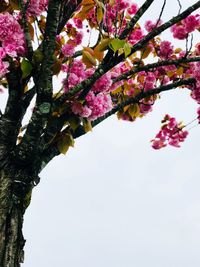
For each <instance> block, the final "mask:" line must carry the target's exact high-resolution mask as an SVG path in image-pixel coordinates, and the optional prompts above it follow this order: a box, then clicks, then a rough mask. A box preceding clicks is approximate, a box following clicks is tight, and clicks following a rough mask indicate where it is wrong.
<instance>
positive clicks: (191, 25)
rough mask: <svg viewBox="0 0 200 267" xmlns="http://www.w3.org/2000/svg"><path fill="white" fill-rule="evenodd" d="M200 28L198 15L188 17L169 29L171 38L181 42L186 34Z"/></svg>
mask: <svg viewBox="0 0 200 267" xmlns="http://www.w3.org/2000/svg"><path fill="white" fill-rule="evenodd" d="M199 27H200V17H199V15H190V16H188V17H187V18H185V19H184V20H182V21H181V22H179V23H178V24H175V25H173V26H172V27H171V31H172V33H173V37H174V38H177V39H180V40H183V39H185V38H187V36H188V34H189V33H191V32H193V31H194V30H196V29H198V28H199Z"/></svg>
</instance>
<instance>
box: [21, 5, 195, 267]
mask: <svg viewBox="0 0 200 267" xmlns="http://www.w3.org/2000/svg"><path fill="white" fill-rule="evenodd" d="M138 2H139V1H138ZM155 2H156V5H155V6H154V7H153V8H151V13H150V14H149V15H148V19H149V18H150V17H151V18H153V16H154V17H156V15H158V13H159V9H158V5H162V2H163V1H161V0H155ZM167 2H168V6H167V9H166V15H170V16H171V15H172V12H173V11H174V14H175V13H176V10H177V9H176V8H177V2H176V1H175V0H168V1H167ZM194 2H196V1H192V0H182V4H183V5H184V6H185V7H186V6H188V5H190V4H192V3H194ZM149 16H150V17H149ZM168 38H169V37H168ZM196 107H197V106H196V104H195V103H194V101H193V100H192V99H191V98H190V97H189V96H188V93H187V92H185V93H184V91H182V90H179V91H177V92H174V93H172V92H169V93H166V94H164V95H163V97H162V98H161V100H160V101H158V103H157V104H156V106H155V108H154V112H152V113H151V114H149V115H148V116H147V117H145V118H144V119H142V120H138V121H136V122H135V123H128V122H123V121H117V119H116V118H114V117H113V118H111V119H109V120H108V121H106V122H104V123H102V124H101V125H100V126H98V127H96V128H95V129H94V130H93V132H92V133H89V134H88V135H86V136H83V137H82V138H80V139H79V140H77V141H76V145H75V148H74V149H70V153H68V154H67V156H60V157H58V158H56V159H55V160H54V161H53V162H51V163H50V164H49V165H48V167H47V168H46V169H45V170H44V171H43V172H42V174H41V178H42V179H41V183H40V184H39V186H38V187H37V188H35V190H34V193H33V197H32V203H31V206H30V207H29V209H28V211H27V214H26V217H25V227H24V234H25V238H26V239H27V243H26V251H25V252H26V255H25V264H24V265H23V267H36V266H37V267H44V266H48V267H57V266H58V267H133V266H136V267H160V266H162V267H189V266H192V267H199V266H200V253H199V252H200V194H199V191H200V181H199V169H198V168H199V167H198V166H199V147H200V144H199V135H200V128H199V127H196V128H193V129H192V130H191V132H190V135H189V137H188V139H187V141H186V142H185V143H184V144H183V145H182V148H181V149H175V148H166V149H163V150H161V151H155V150H153V149H152V148H151V146H150V142H149V141H150V140H151V139H152V138H153V137H154V136H155V134H156V132H157V131H158V130H159V127H160V120H161V119H162V117H163V116H164V114H166V113H169V114H171V115H175V116H176V117H177V119H179V120H184V122H190V121H191V120H192V119H193V118H195V117H196Z"/></svg>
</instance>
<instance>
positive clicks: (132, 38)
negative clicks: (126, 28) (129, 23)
mask: <svg viewBox="0 0 200 267" xmlns="http://www.w3.org/2000/svg"><path fill="white" fill-rule="evenodd" d="M143 37H144V33H143V31H142V29H141V28H140V27H139V26H138V27H136V28H135V29H134V30H133V31H132V32H131V34H130V35H129V38H128V42H129V43H130V44H131V45H134V44H136V43H137V42H138V41H139V40H141V39H142V38H143Z"/></svg>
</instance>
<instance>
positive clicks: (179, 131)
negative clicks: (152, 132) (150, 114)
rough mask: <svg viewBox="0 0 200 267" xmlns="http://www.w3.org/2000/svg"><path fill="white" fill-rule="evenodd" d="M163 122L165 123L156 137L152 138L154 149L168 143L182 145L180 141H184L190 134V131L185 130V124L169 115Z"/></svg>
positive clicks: (175, 145)
mask: <svg viewBox="0 0 200 267" xmlns="http://www.w3.org/2000/svg"><path fill="white" fill-rule="evenodd" d="M162 123H164V125H163V126H162V128H161V130H160V131H159V133H158V134H157V135H156V137H155V139H154V140H152V147H153V148H154V149H160V148H163V147H165V146H167V145H171V146H174V147H180V143H181V142H184V140H185V138H186V137H187V135H188V132H187V131H184V130H183V125H181V123H178V122H177V121H176V119H175V118H173V117H170V116H169V115H165V117H164V119H163V121H162Z"/></svg>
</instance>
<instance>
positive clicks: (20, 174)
mask: <svg viewBox="0 0 200 267" xmlns="http://www.w3.org/2000/svg"><path fill="white" fill-rule="evenodd" d="M28 180H29V181H30V175H29V174H28V173H27V171H25V170H22V169H21V170H20V169H16V168H14V167H13V166H11V165H9V168H8V167H5V168H4V169H3V170H1V171H0V266H1V267H20V264H21V263H22V262H23V259H24V251H23V248H24V244H25V239H24V237H23V234H22V226H23V216H24V213H25V210H26V208H27V205H28V198H29V197H30V192H31V189H32V186H31V185H30V184H28V183H27V182H28Z"/></svg>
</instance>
